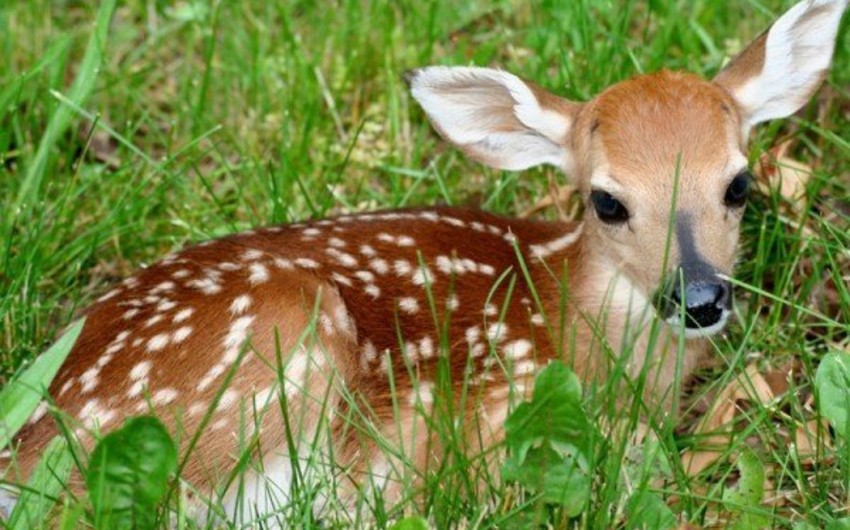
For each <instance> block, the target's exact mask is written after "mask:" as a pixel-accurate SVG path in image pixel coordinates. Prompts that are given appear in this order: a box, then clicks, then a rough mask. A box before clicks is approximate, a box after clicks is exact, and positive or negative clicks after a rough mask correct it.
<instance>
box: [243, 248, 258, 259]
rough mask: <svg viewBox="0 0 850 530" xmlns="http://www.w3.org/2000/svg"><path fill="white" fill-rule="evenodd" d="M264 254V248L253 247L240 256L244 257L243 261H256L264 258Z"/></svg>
mask: <svg viewBox="0 0 850 530" xmlns="http://www.w3.org/2000/svg"><path fill="white" fill-rule="evenodd" d="M263 255H264V254H263V251H262V250H257V249H255V248H252V249H249V250H246V251H245V252H243V253H242V255H241V256H240V258H241V259H242V261H254V260H258V259H260V258H262V257H263Z"/></svg>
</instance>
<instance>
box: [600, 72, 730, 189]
mask: <svg viewBox="0 0 850 530" xmlns="http://www.w3.org/2000/svg"><path fill="white" fill-rule="evenodd" d="M590 110H591V112H590V113H589V117H590V119H591V121H592V123H591V125H590V129H591V131H592V132H591V135H592V137H593V138H592V142H593V145H594V147H595V148H596V149H595V151H596V152H595V153H593V159H592V163H593V166H594V167H595V168H603V167H604V169H605V172H606V173H608V176H610V177H613V178H615V179H616V180H617V181H618V182H619V183H620V184H623V185H626V186H630V187H631V186H638V187H644V188H646V187H648V188H650V190H651V191H652V192H657V190H658V186H659V185H663V186H664V187H665V188H669V189H672V184H673V180H674V179H673V178H672V177H673V176H674V175H675V174H676V171H677V164H679V165H678V170H679V175H680V184H681V185H684V186H697V187H699V186H703V185H708V186H714V185H715V182H716V181H717V180H718V179H720V180H725V179H727V178H729V177H730V175H729V174H728V173H729V172H731V171H734V170H736V169H740V168H738V167H736V166H739V165H744V164H745V163H746V160H745V158H744V156H743V153H742V150H743V139H742V138H741V137H740V133H739V131H740V130H741V126H740V117H739V116H738V113H737V111H736V110H735V105H734V104H733V102H732V100H731V98H730V97H729V96H728V95H727V94H726V93H725V92H724V91H723V89H721V88H720V87H718V86H717V85H715V84H713V83H711V82H708V81H705V80H703V79H701V78H700V77H698V76H695V75H692V74H686V73H677V72H668V71H662V72H659V73H656V74H649V75H642V76H638V77H635V78H633V79H630V80H628V81H624V82H622V83H619V84H617V85H614V86H613V87H611V88H609V89H608V90H606V91H605V92H603V93H602V94H600V95H599V96H598V97H597V98H596V100H594V102H593V103H592V105H591V109H590ZM595 176H597V177H598V172H597V175H595Z"/></svg>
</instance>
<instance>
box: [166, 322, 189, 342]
mask: <svg viewBox="0 0 850 530" xmlns="http://www.w3.org/2000/svg"><path fill="white" fill-rule="evenodd" d="M191 334H192V327H191V326H183V327H182V328H180V329H178V330H177V331H175V332H174V335H172V336H171V340H172V341H174V342H175V343H177V344H179V343H181V342H183V341H184V340H186V338H188V337H189V335H191Z"/></svg>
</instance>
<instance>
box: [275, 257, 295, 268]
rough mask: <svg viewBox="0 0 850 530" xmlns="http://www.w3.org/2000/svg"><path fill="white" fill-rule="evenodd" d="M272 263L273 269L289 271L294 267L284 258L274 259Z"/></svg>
mask: <svg viewBox="0 0 850 530" xmlns="http://www.w3.org/2000/svg"><path fill="white" fill-rule="evenodd" d="M273 263H274V266H275V267H277V268H278V269H282V270H291V269H294V268H295V265H293V264H292V262H291V261H290V260H288V259H285V258H275V259H274V262H273Z"/></svg>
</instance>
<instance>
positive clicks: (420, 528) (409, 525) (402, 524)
mask: <svg viewBox="0 0 850 530" xmlns="http://www.w3.org/2000/svg"><path fill="white" fill-rule="evenodd" d="M429 528H430V527H429V526H428V521H426V520H425V519H423V518H422V517H419V516H413V517H405V518H404V519H402V520H400V521H398V522H397V523H396V524H394V525H392V526H391V527H390V530H428V529H429Z"/></svg>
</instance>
